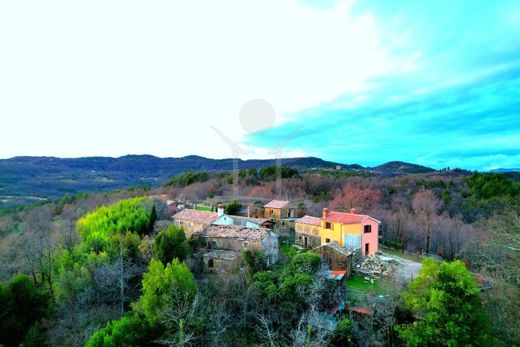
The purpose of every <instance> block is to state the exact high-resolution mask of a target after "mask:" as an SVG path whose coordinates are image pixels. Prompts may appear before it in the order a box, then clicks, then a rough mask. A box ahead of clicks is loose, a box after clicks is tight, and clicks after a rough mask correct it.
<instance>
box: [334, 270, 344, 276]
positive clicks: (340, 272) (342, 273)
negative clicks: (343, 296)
mask: <svg viewBox="0 0 520 347" xmlns="http://www.w3.org/2000/svg"><path fill="white" fill-rule="evenodd" d="M339 275H343V276H346V275H347V270H332V276H334V277H336V276H339Z"/></svg>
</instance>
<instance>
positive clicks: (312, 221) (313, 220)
mask: <svg viewBox="0 0 520 347" xmlns="http://www.w3.org/2000/svg"><path fill="white" fill-rule="evenodd" d="M320 222H321V220H320V218H318V217H313V216H308V215H305V216H303V217H301V218H298V219H297V220H295V223H301V224H308V225H317V226H319V225H320Z"/></svg>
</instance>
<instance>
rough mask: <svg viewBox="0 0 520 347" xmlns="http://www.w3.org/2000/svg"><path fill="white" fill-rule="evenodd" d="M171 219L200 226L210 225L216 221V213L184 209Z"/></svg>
mask: <svg viewBox="0 0 520 347" xmlns="http://www.w3.org/2000/svg"><path fill="white" fill-rule="evenodd" d="M172 218H173V219H177V220H183V221H189V222H195V223H201V224H211V223H213V222H214V221H216V220H217V218H218V215H217V213H216V212H207V211H197V210H191V209H184V210H182V211H181V212H179V213H177V214H175V215H174V216H173V217H172Z"/></svg>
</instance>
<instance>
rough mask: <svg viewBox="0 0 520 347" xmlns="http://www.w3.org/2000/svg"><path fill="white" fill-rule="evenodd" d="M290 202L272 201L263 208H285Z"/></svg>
mask: <svg viewBox="0 0 520 347" xmlns="http://www.w3.org/2000/svg"><path fill="white" fill-rule="evenodd" d="M289 202H290V201H285V200H273V201H271V202H269V203H268V204H267V205H265V206H264V207H265V208H284V207H285V206H287V205H289Z"/></svg>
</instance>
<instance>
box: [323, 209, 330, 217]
mask: <svg viewBox="0 0 520 347" xmlns="http://www.w3.org/2000/svg"><path fill="white" fill-rule="evenodd" d="M328 215H329V209H328V208H326V207H325V208H324V209H323V218H327V216H328Z"/></svg>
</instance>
